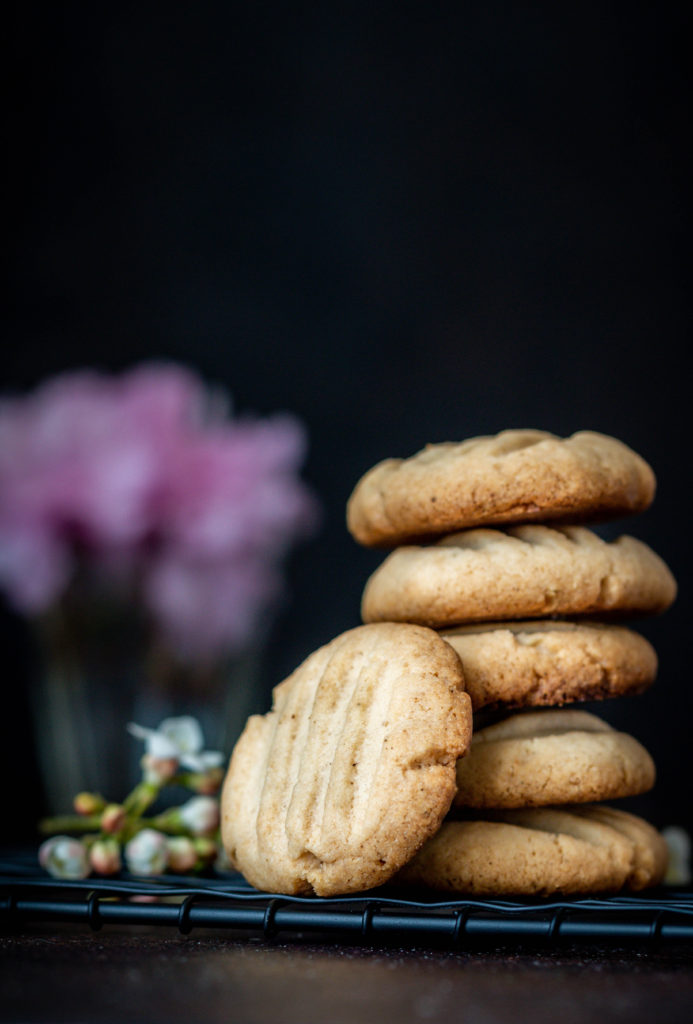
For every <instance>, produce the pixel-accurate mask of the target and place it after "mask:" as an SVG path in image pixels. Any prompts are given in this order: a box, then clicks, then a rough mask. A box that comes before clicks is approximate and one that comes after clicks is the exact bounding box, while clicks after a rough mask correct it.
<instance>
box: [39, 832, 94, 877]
mask: <svg viewBox="0 0 693 1024" xmlns="http://www.w3.org/2000/svg"><path fill="white" fill-rule="evenodd" d="M38 858H39V864H40V865H41V867H42V868H44V869H45V870H46V871H47V872H48V874H49V875H52V876H53V878H70V879H75V878H86V877H87V875H88V874H89V873H90V871H91V868H90V866H89V859H88V857H87V851H86V848H85V847H84V846H83V844H82V843H81V842H80V841H79V839H73V838H72V837H71V836H53V837H52V838H51V839H46V841H45V843H41V846H40V848H39V854H38Z"/></svg>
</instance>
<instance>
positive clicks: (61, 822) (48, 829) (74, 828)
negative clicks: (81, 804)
mask: <svg viewBox="0 0 693 1024" xmlns="http://www.w3.org/2000/svg"><path fill="white" fill-rule="evenodd" d="M100 829H101V815H100V814H91V815H89V816H88V817H86V818H85V817H84V815H82V814H59V815H58V816H57V817H55V818H44V819H43V820H42V821H40V822H39V831H40V832H41V833H42V834H43V835H45V836H49V835H60V834H61V833H63V832H67V833H74V832H76V833H78V834H80V835H81V834H82V833H84V832H93V831H94V830H96V831H97V832H98V831H100Z"/></svg>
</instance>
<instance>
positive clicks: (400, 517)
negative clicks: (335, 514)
mask: <svg viewBox="0 0 693 1024" xmlns="http://www.w3.org/2000/svg"><path fill="white" fill-rule="evenodd" d="M654 493H655V477H654V474H653V472H652V470H651V469H650V467H649V465H648V464H647V463H646V462H645V461H644V459H642V458H641V457H640V456H639V455H637V454H636V453H635V452H634V451H632V450H631V449H630V448H628V447H627V446H626V445H625V444H623V443H622V442H621V441H617V440H616V439H615V438H613V437H607V436H606V435H605V434H597V433H594V432H593V431H581V432H579V433H577V434H573V435H572V437H568V438H559V437H556V436H555V435H554V434H549V433H547V432H546V431H543V430H504V431H503V432H502V433H500V434H497V435H495V436H493V437H473V438H471V439H470V440H468V441H463V442H462V443H460V444H455V443H445V444H433V445H428V446H427V447H426V448H424V449H423V451H420V452H418V454H416V455H414V456H412V457H411V458H408V459H386V460H385V461H384V462H380V463H379V464H378V465H377V466H374V467H373V468H372V469H371V470H369V471H368V472H367V473H366V474H365V476H363V477H362V478H361V480H360V481H359V482H358V484H357V485H356V487H355V489H354V491H353V493H352V495H351V497H350V498H349V501H348V503H347V526H348V528H349V530H350V531H351V533H352V535H353V536H354V537H355V538H356V540H358V541H359V542H360V543H361V544H366V545H368V546H371V547H378V546H384V547H388V546H394V545H396V544H402V543H405V542H409V541H412V540H416V539H421V538H428V537H431V536H435V535H439V534H444V533H452V532H455V531H457V530H461V529H464V528H466V527H470V526H481V525H492V524H499V523H523V522H532V521H535V522H536V521H542V522H546V521H553V520H569V521H571V522H598V521H600V520H604V519H610V518H614V517H617V516H621V515H627V514H630V513H634V512H640V511H642V510H643V509H645V508H647V507H648V506H649V505H650V503H651V502H652V499H653V498H654Z"/></svg>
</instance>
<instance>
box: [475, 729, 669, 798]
mask: <svg viewBox="0 0 693 1024" xmlns="http://www.w3.org/2000/svg"><path fill="white" fill-rule="evenodd" d="M654 781H655V766H654V762H653V761H652V758H651V757H650V755H649V754H648V752H647V751H646V750H645V748H644V747H643V746H642V745H641V744H640V743H638V741H637V740H636V739H634V738H633V737H632V736H629V735H628V734H627V733H623V732H617V731H616V730H615V729H612V728H611V726H610V725H608V724H607V723H606V722H603V721H602V720H601V718H598V717H597V716H596V715H592V714H589V713H588V712H587V711H576V710H574V709H560V710H543V711H530V712H527V713H525V714H515V715H510V716H509V717H507V718H504V719H502V720H501V721H500V722H497V723H496V724H495V725H489V726H486V728H483V729H479V730H475V731H474V737H473V739H472V747H471V751H470V752H469V754H468V756H467V757H466V758H465V759H464V760H462V761H460V762H459V764H458V766H457V786H458V790H457V794H456V796H455V806H457V807H484V808H488V807H491V808H510V807H544V806H547V805H550V804H570V803H591V802H594V801H599V800H615V799H618V798H620V797H625V796H634V795H636V794H638V793H645V792H646V791H647V790H648V789H651V788H652V786H653V785H654Z"/></svg>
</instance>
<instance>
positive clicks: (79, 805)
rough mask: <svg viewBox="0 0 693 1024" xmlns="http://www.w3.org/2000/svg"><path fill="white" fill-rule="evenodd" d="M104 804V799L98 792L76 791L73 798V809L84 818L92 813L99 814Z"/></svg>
mask: <svg viewBox="0 0 693 1024" xmlns="http://www.w3.org/2000/svg"><path fill="white" fill-rule="evenodd" d="M105 806H106V801H105V800H104V798H103V797H102V796H99V794H98V793H78V794H77V796H76V797H75V798H74V800H73V807H74V809H75V811H76V812H77V814H81V815H82V816H83V817H85V818H88V817H90V815H92V814H100V813H101V811H102V810H103V809H104V807H105Z"/></svg>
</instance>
